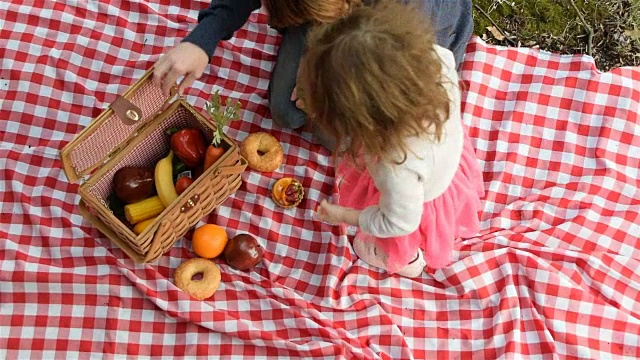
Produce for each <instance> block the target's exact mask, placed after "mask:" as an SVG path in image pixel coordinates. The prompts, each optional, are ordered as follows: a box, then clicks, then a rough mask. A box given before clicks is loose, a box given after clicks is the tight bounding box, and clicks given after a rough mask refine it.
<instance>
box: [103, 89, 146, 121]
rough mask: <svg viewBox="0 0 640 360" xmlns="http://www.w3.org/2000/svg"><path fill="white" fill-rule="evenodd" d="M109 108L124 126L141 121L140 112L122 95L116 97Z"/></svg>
mask: <svg viewBox="0 0 640 360" xmlns="http://www.w3.org/2000/svg"><path fill="white" fill-rule="evenodd" d="M109 106H110V107H111V109H113V112H115V113H116V115H117V116H118V118H119V119H120V121H122V123H123V124H125V125H133V124H135V123H136V122H138V121H139V120H142V110H140V108H139V107H137V106H136V105H135V104H134V103H132V102H131V101H129V100H127V99H126V98H125V97H124V96H122V95H120V96H118V97H117V98H116V100H115V101H114V102H112V103H111V105H109Z"/></svg>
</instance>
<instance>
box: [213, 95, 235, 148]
mask: <svg viewBox="0 0 640 360" xmlns="http://www.w3.org/2000/svg"><path fill="white" fill-rule="evenodd" d="M204 108H205V110H207V112H208V113H209V115H210V116H211V118H212V119H213V121H214V122H215V124H216V131H214V132H213V141H212V143H213V145H214V146H218V145H220V142H221V141H222V132H223V131H222V128H223V127H225V126H227V124H229V122H230V121H233V120H238V119H239V118H240V110H241V109H242V103H240V101H238V100H235V101H232V100H231V99H229V98H227V101H226V103H225V105H224V106H222V98H221V97H220V90H216V92H215V93H213V94H211V100H210V101H207V103H206V104H205V105H204Z"/></svg>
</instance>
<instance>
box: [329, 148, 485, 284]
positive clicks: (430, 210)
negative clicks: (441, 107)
mask: <svg viewBox="0 0 640 360" xmlns="http://www.w3.org/2000/svg"><path fill="white" fill-rule="evenodd" d="M336 186H337V195H338V196H337V202H338V204H339V205H342V206H346V207H350V208H354V209H358V210H362V209H364V208H366V207H368V206H371V205H377V204H378V202H379V199H380V192H379V191H378V189H377V188H376V187H375V185H374V183H373V179H372V178H371V176H370V175H369V172H368V171H367V170H360V169H357V168H356V167H355V166H353V164H352V163H351V162H350V161H341V162H340V164H339V165H338V168H337V170H336ZM483 196H484V183H483V180H482V171H481V170H480V166H479V164H478V159H477V158H476V155H475V152H474V150H473V147H472V145H471V143H470V141H469V139H468V138H467V137H466V135H465V141H464V148H463V151H462V157H461V159H460V165H459V167H458V171H457V172H456V174H455V176H454V178H453V180H452V182H451V184H450V185H449V187H448V188H447V189H446V190H445V192H444V193H442V194H441V195H440V196H438V197H437V198H435V199H433V200H429V201H426V202H425V203H424V207H423V212H422V221H421V223H420V226H419V228H418V230H416V231H415V232H413V233H412V234H409V235H406V236H398V237H389V238H377V237H374V236H372V235H369V234H364V233H362V232H360V231H359V230H358V231H357V232H356V238H357V239H359V240H360V241H363V242H370V241H375V242H376V243H375V247H376V248H377V249H380V250H382V251H384V252H385V254H380V255H381V257H382V258H386V264H387V268H386V270H387V271H388V272H389V273H395V272H397V271H398V270H400V269H402V268H403V267H404V266H406V265H407V264H409V263H410V262H411V261H412V260H414V259H415V257H416V254H417V251H418V248H420V249H422V251H423V253H424V258H425V260H426V262H427V266H428V267H430V268H434V269H438V268H443V267H445V266H447V265H448V264H449V263H450V262H451V260H452V256H453V250H454V241H455V240H456V239H458V238H469V237H473V236H476V235H477V234H478V231H479V229H480V221H479V212H480V211H481V210H482V204H481V201H480V199H481V198H482V197H483Z"/></svg>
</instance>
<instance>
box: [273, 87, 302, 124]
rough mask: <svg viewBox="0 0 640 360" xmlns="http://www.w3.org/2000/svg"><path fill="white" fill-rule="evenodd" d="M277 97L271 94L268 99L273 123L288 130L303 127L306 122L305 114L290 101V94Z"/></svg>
mask: <svg viewBox="0 0 640 360" xmlns="http://www.w3.org/2000/svg"><path fill="white" fill-rule="evenodd" d="M278 95H279V94H277V93H273V92H272V93H271V98H270V99H269V109H270V110H271V118H272V119H273V121H274V122H275V123H276V124H278V126H280V127H283V128H288V129H297V128H299V127H301V126H303V125H304V124H305V122H306V114H305V113H304V112H303V111H302V110H300V109H298V108H297V107H296V105H295V103H294V102H293V101H291V94H289V96H286V97H285V96H282V95H281V96H278Z"/></svg>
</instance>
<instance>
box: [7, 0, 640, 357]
mask: <svg viewBox="0 0 640 360" xmlns="http://www.w3.org/2000/svg"><path fill="white" fill-rule="evenodd" d="M34 4H39V5H34ZM207 5H208V3H207V2H206V1H169V0H159V1H143V0H138V1H134V0H107V1H71V0H65V1H45V2H33V1H31V2H30V1H20V0H12V1H3V2H0V14H2V15H1V16H0V203H1V207H2V211H1V214H0V358H2V359H27V358H33V359H36V358H44V359H54V358H107V359H109V358H152V359H159V358H167V359H169V358H171V359H172V358H181V357H193V358H195V357H202V358H205V357H211V358H218V357H219V358H247V359H248V358H263V359H264V358H278V359H286V358H320V359H334V358H337V359H449V358H451V359H453V358H463V359H468V358H473V359H494V358H501V359H513V358H527V359H621V358H625V357H627V358H630V359H631V358H637V357H640V345H639V344H640V335H639V334H640V272H639V270H638V269H639V265H640V235H639V234H640V225H639V224H640V160H639V159H640V124H639V116H638V114H639V113H640V69H638V68H619V69H615V70H612V71H610V72H607V73H601V72H599V71H598V70H597V68H596V66H595V65H594V62H593V60H592V59H591V58H590V57H588V56H559V55H554V54H551V53H547V52H544V51H539V50H536V49H528V48H504V47H496V46H491V45H487V44H486V43H484V42H483V41H482V40H480V39H478V38H473V39H472V41H471V43H470V44H469V46H468V54H467V56H466V58H465V62H464V66H463V69H462V72H461V77H462V80H463V83H464V92H463V112H464V123H465V124H466V125H467V127H468V130H469V134H470V136H471V139H472V142H473V144H474V146H475V148H476V152H477V156H478V158H479V161H480V163H481V165H482V168H483V171H484V184H485V187H486V191H487V193H486V197H485V198H484V199H483V204H484V208H483V211H482V213H481V214H480V215H481V220H482V231H481V233H480V234H479V235H478V236H477V237H474V238H470V239H460V240H458V241H457V245H458V247H459V251H458V252H457V253H456V256H455V261H454V262H453V263H452V264H451V266H450V267H447V268H445V269H442V270H438V271H433V272H425V273H424V274H423V275H422V276H421V277H419V278H417V279H405V278H401V277H397V276H389V275H387V274H385V273H382V272H381V271H378V270H376V269H374V268H372V267H370V266H368V265H367V264H365V263H363V262H362V261H361V260H360V259H358V258H357V256H355V254H354V253H353V251H352V249H351V247H350V244H349V240H348V239H349V238H348V236H347V235H346V234H344V233H341V230H340V229H339V228H338V227H331V226H328V225H324V224H320V223H318V222H315V221H313V220H312V211H313V209H315V206H316V205H317V203H318V202H319V201H320V200H322V199H324V198H327V197H330V196H331V195H332V191H333V180H334V169H333V167H332V165H331V157H330V154H329V153H328V152H327V151H326V150H324V149H323V148H322V147H320V146H319V145H316V144H313V143H312V142H311V141H310V140H311V135H310V134H309V133H306V132H298V131H293V130H287V129H282V128H279V127H278V126H277V125H275V124H274V123H273V122H272V120H271V119H270V114H269V111H268V106H267V85H268V82H269V76H270V71H271V69H272V67H273V64H274V60H275V57H276V54H277V50H278V45H279V42H280V37H279V35H278V33H277V32H276V31H274V30H273V29H271V28H269V27H268V25H267V24H266V15H265V14H264V13H262V12H256V13H254V14H253V15H252V16H251V19H250V21H249V22H248V23H247V24H246V25H245V26H244V27H243V28H242V29H241V30H239V31H238V32H237V33H236V36H235V37H234V38H233V39H231V40H230V41H224V42H222V43H220V46H219V49H218V50H217V52H216V54H215V57H214V59H213V60H212V63H211V65H210V67H208V69H207V73H206V74H205V76H204V77H203V78H202V79H201V80H199V81H197V82H196V83H195V84H194V86H193V87H191V88H190V89H188V91H187V93H186V97H187V100H188V101H189V102H190V103H191V104H193V105H194V106H195V107H196V108H198V109H203V108H204V103H205V101H206V100H208V98H209V94H211V93H212V92H213V91H215V90H220V92H221V94H222V96H223V97H224V98H231V99H237V100H240V101H241V102H242V103H243V104H244V111H243V115H242V121H236V122H233V123H231V124H230V125H229V127H228V128H227V133H228V135H229V136H230V137H231V138H233V139H235V140H237V141H241V140H242V139H244V138H245V137H246V136H247V135H248V134H250V133H252V132H256V131H261V130H262V131H268V132H270V133H272V134H274V135H275V136H276V137H277V138H278V139H279V140H280V142H281V143H282V145H283V147H284V151H285V160H284V164H283V165H282V166H281V167H280V169H278V171H276V172H274V173H258V172H255V171H251V170H248V171H246V172H245V173H244V174H243V176H242V179H243V185H242V186H241V187H240V189H239V190H238V191H237V192H236V193H235V194H234V195H233V196H231V197H230V198H228V199H227V200H226V201H225V202H224V203H223V204H222V205H221V206H220V207H219V208H217V209H216V210H215V211H214V212H213V213H212V214H211V216H209V217H207V218H205V219H203V221H206V222H210V223H215V224H218V225H220V226H223V227H224V228H225V229H226V230H227V232H228V234H229V236H233V235H234V234H236V233H239V232H249V233H252V234H254V235H255V236H256V237H257V238H258V240H259V242H260V243H261V244H262V245H263V246H264V248H265V252H266V253H265V258H264V260H263V261H262V263H261V264H260V265H259V266H258V267H256V268H255V269H253V270H252V271H250V272H241V271H236V270H233V269H232V268H230V267H229V266H227V265H226V264H225V263H224V261H219V260H217V262H218V263H219V265H220V268H221V270H222V284H221V286H220V289H219V290H218V291H217V292H216V293H215V295H214V296H213V297H211V298H209V299H206V300H204V301H195V300H192V299H190V298H189V296H188V295H186V294H185V293H183V292H182V291H180V290H179V289H177V288H176V287H175V286H174V284H173V271H174V270H175V269H176V267H177V266H178V265H179V264H180V263H181V262H183V261H184V260H185V259H188V258H190V257H193V253H192V252H191V248H190V241H189V240H187V239H180V240H178V241H177V242H176V244H175V245H174V247H173V248H172V249H171V250H170V251H169V252H167V253H166V254H165V255H164V256H163V257H161V258H160V259H159V260H157V261H155V262H153V263H149V264H137V263H134V262H133V261H132V260H130V259H129V258H128V257H127V256H126V255H125V253H124V252H123V251H121V250H120V249H119V248H118V247H117V246H116V245H114V244H113V243H112V242H111V241H109V240H108V239H107V238H106V237H105V236H103V235H101V234H100V233H99V232H98V231H97V230H96V229H95V228H94V227H93V226H92V225H91V224H90V223H89V222H88V221H86V220H84V219H83V218H82V216H81V215H80V214H79V212H78V207H77V204H78V200H79V196H78V195H77V191H78V184H74V183H70V182H69V181H68V180H67V178H66V177H65V175H64V173H63V171H62V170H61V161H60V157H59V151H60V149H61V148H62V147H63V146H64V145H65V144H67V143H68V142H70V141H71V140H72V139H73V137H74V136H75V134H77V133H78V132H80V131H81V130H82V129H83V128H85V127H86V126H87V125H88V124H89V123H90V122H91V120H92V119H93V118H95V117H96V116H97V115H98V114H99V113H100V112H101V111H102V109H104V108H105V107H106V106H108V105H109V103H110V102H111V101H113V100H114V99H115V97H116V95H118V94H120V93H122V92H124V91H125V90H126V89H127V88H128V87H129V86H130V85H131V84H132V83H133V82H135V81H136V80H137V79H138V78H140V76H142V74H143V73H144V72H145V70H147V69H148V68H149V67H150V66H152V65H153V63H154V62H155V61H156V60H157V59H158V58H159V56H160V54H161V53H163V52H165V51H167V49H169V48H170V47H172V46H174V45H176V44H177V43H178V42H179V41H180V39H181V38H182V37H184V36H185V35H186V34H187V33H188V31H189V30H190V29H192V28H193V26H194V25H195V23H196V17H197V11H198V10H199V9H200V8H203V7H205V6H207ZM285 175H287V176H291V175H292V176H295V177H296V178H299V179H301V180H302V182H303V185H304V187H305V189H306V200H305V201H304V202H303V203H302V204H301V205H300V206H299V207H297V208H295V209H288V210H283V209H281V208H278V207H276V206H275V205H274V204H273V202H272V201H271V200H270V199H269V188H270V186H271V184H272V183H273V182H274V181H275V180H276V179H277V178H280V177H282V176H285Z"/></svg>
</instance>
